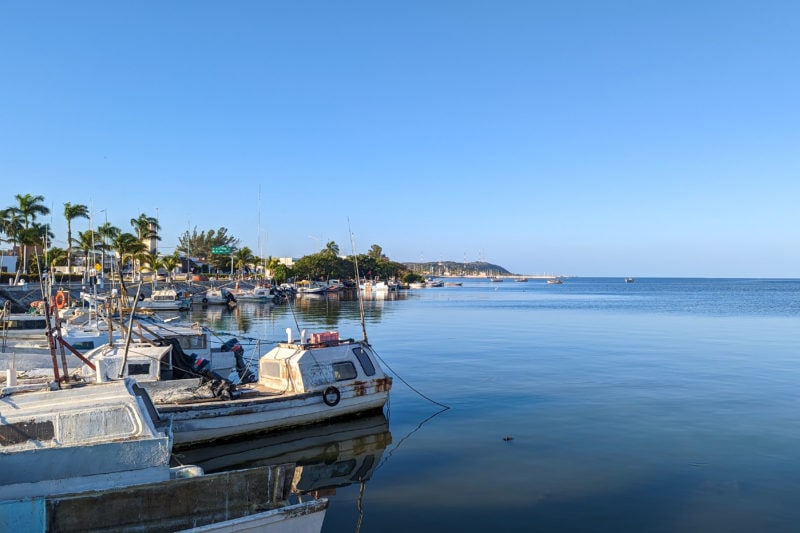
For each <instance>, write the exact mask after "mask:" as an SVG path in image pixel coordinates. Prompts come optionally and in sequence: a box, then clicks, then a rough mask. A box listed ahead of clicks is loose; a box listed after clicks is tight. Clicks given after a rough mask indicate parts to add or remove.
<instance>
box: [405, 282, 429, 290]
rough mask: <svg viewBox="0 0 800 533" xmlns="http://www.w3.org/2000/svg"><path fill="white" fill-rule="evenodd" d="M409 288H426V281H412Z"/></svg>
mask: <svg viewBox="0 0 800 533" xmlns="http://www.w3.org/2000/svg"><path fill="white" fill-rule="evenodd" d="M408 288H409V289H424V288H425V282H422V281H412V282H411V283H409V284H408Z"/></svg>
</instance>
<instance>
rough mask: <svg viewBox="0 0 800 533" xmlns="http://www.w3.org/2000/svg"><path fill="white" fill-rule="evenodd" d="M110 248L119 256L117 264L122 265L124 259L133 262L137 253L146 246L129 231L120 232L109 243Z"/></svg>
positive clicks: (137, 255)
mask: <svg viewBox="0 0 800 533" xmlns="http://www.w3.org/2000/svg"><path fill="white" fill-rule="evenodd" d="M111 248H112V249H113V250H114V251H115V252H116V253H117V256H118V257H119V264H120V266H121V265H124V264H125V261H126V259H130V261H131V263H133V262H134V261H135V260H136V258H137V257H139V255H140V254H141V253H142V252H144V251H145V250H146V249H147V246H146V245H145V244H144V243H143V242H142V241H141V240H139V239H138V238H137V236H136V235H133V234H131V233H120V234H119V235H117V236H116V237H115V238H114V240H113V242H112V243H111Z"/></svg>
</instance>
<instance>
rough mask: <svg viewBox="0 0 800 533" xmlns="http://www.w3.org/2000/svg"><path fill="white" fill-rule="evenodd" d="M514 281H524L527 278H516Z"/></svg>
mask: <svg viewBox="0 0 800 533" xmlns="http://www.w3.org/2000/svg"><path fill="white" fill-rule="evenodd" d="M514 281H516V282H517V283H525V282H526V281H528V278H516V279H515V280H514Z"/></svg>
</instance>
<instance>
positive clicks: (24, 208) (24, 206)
mask: <svg viewBox="0 0 800 533" xmlns="http://www.w3.org/2000/svg"><path fill="white" fill-rule="evenodd" d="M14 198H16V200H17V205H16V206H12V207H10V208H9V209H13V210H15V211H16V213H17V214H18V215H19V216H20V217H22V226H23V229H22V231H23V232H24V234H23V236H22V238H20V239H19V240H18V242H19V243H20V244H21V245H22V264H21V268H18V269H17V276H16V278H15V279H14V283H15V284H16V283H17V282H18V281H19V278H20V276H21V274H22V272H27V271H28V246H31V243H32V242H33V245H34V246H36V245H37V244H38V241H37V240H35V239H34V238H33V235H32V234H31V233H30V232H29V231H28V230H30V229H31V225H32V224H33V223H34V222H35V221H36V217H37V216H39V215H42V216H44V215H48V214H49V213H50V209H48V208H47V207H46V206H45V205H44V204H43V203H42V202H44V196H41V195H35V196H34V195H32V194H16V195H14Z"/></svg>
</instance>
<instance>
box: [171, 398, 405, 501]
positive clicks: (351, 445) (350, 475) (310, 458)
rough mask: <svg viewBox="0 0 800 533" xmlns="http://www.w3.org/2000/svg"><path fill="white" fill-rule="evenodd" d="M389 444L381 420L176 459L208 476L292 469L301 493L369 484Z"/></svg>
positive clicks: (319, 427)
mask: <svg viewBox="0 0 800 533" xmlns="http://www.w3.org/2000/svg"><path fill="white" fill-rule="evenodd" d="M391 442H392V434H391V433H390V432H389V422H388V420H387V419H386V417H385V416H384V415H383V414H380V415H374V416H365V417H361V418H356V419H351V420H346V421H341V422H336V423H329V424H316V425H314V426H307V427H304V428H301V429H296V430H293V431H283V432H274V433H270V434H268V435H265V436H260V437H259V438H251V439H244V440H233V441H227V442H221V443H216V444H214V443H212V444H209V445H208V446H203V447H192V448H187V449H185V450H181V451H180V452H179V453H178V454H177V455H176V457H177V458H178V459H179V460H180V461H181V462H182V463H185V464H193V465H198V466H201V467H202V468H203V469H204V470H205V471H206V472H219V471H224V470H231V469H240V468H251V467H255V466H265V465H272V464H281V463H294V464H295V465H296V468H295V475H294V480H295V481H294V483H293V485H294V488H295V490H296V491H297V492H299V493H305V492H309V491H312V490H317V489H321V488H334V487H340V486H345V485H349V484H351V483H356V482H360V481H365V480H367V479H369V478H370V476H371V475H372V471H373V470H374V468H375V467H376V466H377V465H378V463H379V462H380V459H381V456H382V455H383V452H384V450H385V449H386V447H387V446H388V445H389V444H390V443H391Z"/></svg>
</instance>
